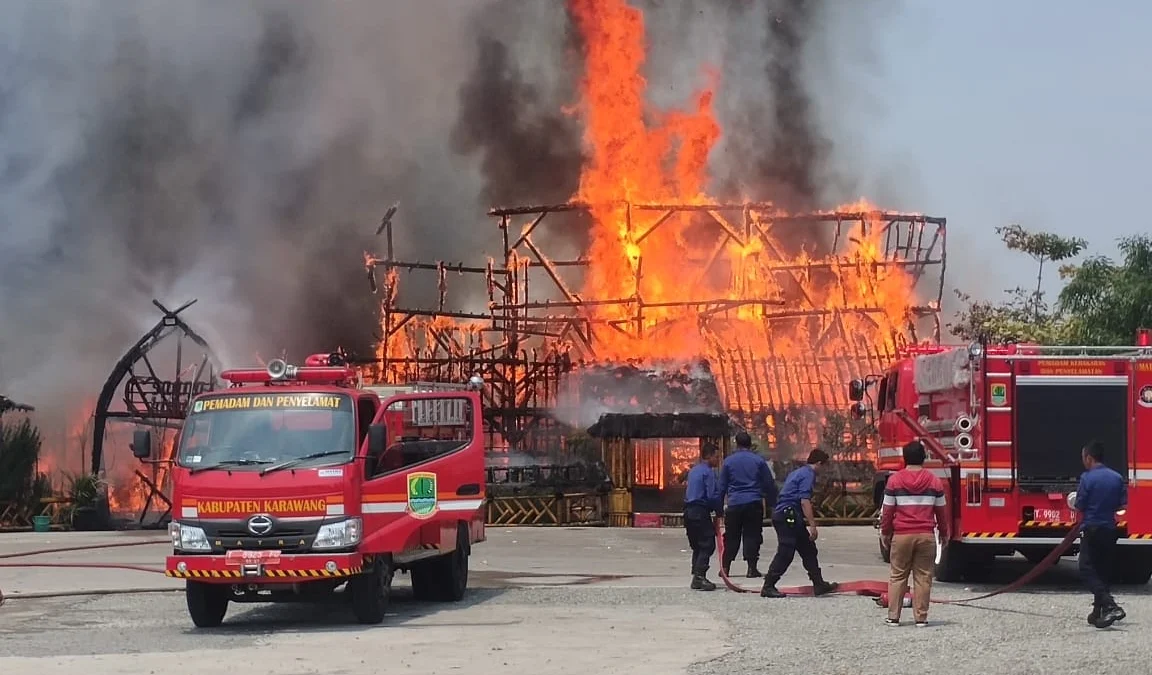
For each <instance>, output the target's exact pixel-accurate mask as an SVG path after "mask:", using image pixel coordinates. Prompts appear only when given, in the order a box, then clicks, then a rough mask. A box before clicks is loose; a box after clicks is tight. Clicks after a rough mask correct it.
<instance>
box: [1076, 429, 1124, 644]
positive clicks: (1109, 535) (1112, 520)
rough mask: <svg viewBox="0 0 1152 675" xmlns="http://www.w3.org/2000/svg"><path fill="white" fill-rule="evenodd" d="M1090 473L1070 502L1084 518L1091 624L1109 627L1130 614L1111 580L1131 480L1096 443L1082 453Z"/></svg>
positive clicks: (1084, 575)
mask: <svg viewBox="0 0 1152 675" xmlns="http://www.w3.org/2000/svg"><path fill="white" fill-rule="evenodd" d="M1081 459H1082V461H1083V462H1084V468H1085V469H1086V471H1085V472H1084V473H1083V474H1081V475H1080V484H1079V485H1078V486H1077V487H1076V492H1075V495H1074V496H1073V497H1072V499H1069V500H1068V501H1069V502H1070V503H1071V505H1072V508H1074V509H1076V510H1077V511H1079V512H1080V514H1081V515H1082V517H1083V527H1084V529H1083V532H1082V534H1081V535H1080V556H1079V567H1080V578H1081V579H1083V581H1084V585H1085V586H1087V587H1088V590H1089V591H1091V592H1092V613H1091V614H1089V615H1088V623H1089V624H1091V625H1093V626H1096V627H1097V628H1107V627H1109V626H1111V625H1112V624H1114V623H1116V622H1117V621H1122V620H1123V619H1124V617H1125V616H1126V614H1125V613H1124V610H1123V609H1122V608H1121V607H1120V606H1119V605H1117V604H1116V600H1115V599H1114V598H1113V597H1112V593H1111V591H1110V589H1109V584H1108V580H1109V577H1110V576H1111V575H1112V568H1113V564H1114V562H1115V557H1116V539H1117V537H1118V534H1119V533H1118V532H1117V529H1116V514H1117V513H1118V512H1120V511H1123V510H1124V509H1125V508H1126V507H1127V506H1128V481H1127V480H1126V479H1125V478H1124V477H1123V476H1121V475H1120V474H1118V473H1116V472H1115V471H1113V470H1112V469H1110V468H1108V467H1107V466H1105V465H1104V446H1103V445H1102V444H1101V443H1100V442H1098V441H1092V442H1091V443H1089V444H1088V445H1087V446H1085V447H1084V450H1083V452H1081Z"/></svg>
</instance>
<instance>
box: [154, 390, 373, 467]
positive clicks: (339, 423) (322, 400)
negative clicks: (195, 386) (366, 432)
mask: <svg viewBox="0 0 1152 675" xmlns="http://www.w3.org/2000/svg"><path fill="white" fill-rule="evenodd" d="M355 436H356V434H355V424H354V419H353V414H352V401H351V399H350V398H349V397H348V396H346V395H342V394H312V393H303V394H302V393H291V394H248V393H244V394H235V395H226V396H206V397H203V398H200V399H197V400H196V401H195V402H194V403H193V404H192V410H191V412H190V413H189V415H188V419H187V421H186V422H185V423H184V428H183V430H182V432H181V438H180V449H179V452H178V453H177V457H176V461H177V463H178V464H179V465H180V466H184V467H188V468H190V469H192V470H193V471H204V470H208V469H213V468H227V469H228V470H230V471H231V470H238V471H244V470H247V471H258V470H262V469H266V468H268V467H269V466H273V465H285V466H288V465H291V466H294V467H295V466H301V467H312V466H320V465H326V466H327V465H333V464H343V463H346V462H348V461H351V459H352V456H353V453H354V452H355V449H356V448H355Z"/></svg>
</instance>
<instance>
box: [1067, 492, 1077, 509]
mask: <svg viewBox="0 0 1152 675" xmlns="http://www.w3.org/2000/svg"><path fill="white" fill-rule="evenodd" d="M1068 508H1070V509H1074V508H1076V493H1075V492H1069V493H1068Z"/></svg>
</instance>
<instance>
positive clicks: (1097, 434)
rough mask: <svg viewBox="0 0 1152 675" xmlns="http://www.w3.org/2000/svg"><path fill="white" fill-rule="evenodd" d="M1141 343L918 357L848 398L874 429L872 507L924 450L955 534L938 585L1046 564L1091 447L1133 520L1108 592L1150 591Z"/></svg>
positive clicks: (1150, 362) (935, 349) (941, 350)
mask: <svg viewBox="0 0 1152 675" xmlns="http://www.w3.org/2000/svg"><path fill="white" fill-rule="evenodd" d="M1150 337H1152V335H1150V332H1149V331H1148V330H1141V331H1140V333H1139V335H1138V336H1137V340H1136V342H1137V344H1136V345H1135V346H1131V347H1043V346H1035V345H1003V346H987V345H981V344H979V343H977V344H972V345H970V346H967V347H945V346H931V347H915V348H910V349H908V350H906V352H905V353H904V354H902V355H901V358H900V359H898V360H897V361H896V362H895V363H894V364H893V365H892V366H891V368H889V369H888V371H887V372H886V373H884V374H883V375H874V376H870V377H868V378H866V379H863V380H853V381H852V382H851V383H850V384H849V387H848V389H849V392H848V393H849V398H850V399H851V400H853V401H856V402H857V403H855V404H854V405H853V414H855V415H856V416H858V417H862V416H865V415H872V416H873V417H872V419H873V420H874V421H875V423H876V431H877V435H878V438H879V443H878V452H877V455H878V463H877V469H878V474H877V478H876V482H875V491H874V497H875V500H876V504H877V507H879V505H880V501H881V499H882V497H883V490H884V483H885V481H886V480H887V476H889V475H890V474H891V472H893V471H897V470H899V469H901V468H902V467H903V459H902V452H901V449H902V446H903V445H904V444H905V443H908V442H909V441H912V440H915V439H918V438H919V439H921V440H922V441H924V443H925V446H926V448H927V449H928V451H929V458H928V461H927V462H926V464H925V468H927V469H930V470H932V471H933V472H935V473H936V474H937V475H939V476H941V477H942V478H944V479H946V484H947V485H948V487H949V490H950V496H949V503H950V505H951V512H952V517H953V519H954V520H953V527H952V540H951V541H950V542H949V544H948V546H947V547H945V549H944V551H943V552H942V556H941V560H940V564H938V565H937V567H936V576H937V578H938V579H940V580H941V581H959V580H965V579H966V580H971V581H977V580H979V579H980V578H981V577H982V576H983V575H985V574H987V572H988V570H989V569H990V567H991V563H992V561H993V559H994V558H995V557H996V556H999V555H1012V554H1014V553H1015V552H1019V553H1021V554H1022V555H1024V556H1025V557H1026V558H1027V559H1028V560H1030V561H1033V562H1039V561H1040V560H1042V559H1043V558H1044V557H1045V556H1047V555H1048V554H1049V553H1050V552H1051V551H1052V550H1053V549H1054V548H1055V547H1056V545H1057V544H1059V543H1060V542H1061V541H1062V540H1063V539H1064V537H1065V536H1066V535H1067V533H1068V532H1069V531H1070V530H1071V529H1072V527H1073V526H1074V521H1075V514H1074V513H1073V511H1072V509H1071V508H1070V506H1069V503H1068V495H1069V494H1070V493H1072V492H1074V491H1075V490H1076V485H1077V483H1078V480H1079V476H1080V474H1081V473H1082V472H1083V465H1082V463H1081V459H1080V453H1081V450H1082V448H1083V447H1084V445H1085V444H1086V443H1087V442H1088V441H1090V440H1098V441H1101V442H1102V443H1104V445H1105V448H1106V452H1107V455H1106V457H1105V463H1106V464H1108V465H1109V466H1110V467H1112V468H1113V469H1115V470H1116V471H1119V472H1120V473H1121V474H1123V475H1127V476H1128V479H1129V492H1128V504H1129V507H1128V509H1127V511H1126V512H1121V513H1120V514H1118V515H1117V520H1118V526H1119V528H1120V536H1121V539H1120V544H1121V545H1122V546H1121V548H1120V556H1119V560H1118V561H1117V562H1118V564H1117V567H1118V569H1117V570H1116V575H1117V580H1118V581H1120V582H1121V583H1133V584H1146V583H1148V580H1149V578H1150V577H1152V347H1150V346H1149V345H1150V342H1152V340H1150ZM880 548H881V555H882V556H883V557H884V559H885V561H887V558H888V552H887V551H886V550H884V546H883V543H881V545H880ZM1076 552H1077V548H1076V547H1075V546H1073V547H1072V548H1071V549H1069V551H1068V552H1067V554H1066V555H1074V554H1075V553H1076Z"/></svg>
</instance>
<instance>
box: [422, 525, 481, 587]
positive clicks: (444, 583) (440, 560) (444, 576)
mask: <svg viewBox="0 0 1152 675" xmlns="http://www.w3.org/2000/svg"><path fill="white" fill-rule="evenodd" d="M470 548H471V545H470V543H469V540H468V527H467V526H466V525H461V526H460V527H459V529H458V530H457V533H456V549H455V550H453V551H452V552H451V553H448V554H446V555H442V556H438V557H436V558H432V559H431V560H425V561H422V562H419V563H417V564H415V565H413V566H412V594H413V595H414V596H416V599H417V600H425V601H427V600H433V601H437V602H459V601H460V600H461V599H463V597H464V592H465V590H467V588H468V556H469V553H470Z"/></svg>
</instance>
